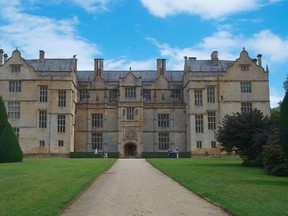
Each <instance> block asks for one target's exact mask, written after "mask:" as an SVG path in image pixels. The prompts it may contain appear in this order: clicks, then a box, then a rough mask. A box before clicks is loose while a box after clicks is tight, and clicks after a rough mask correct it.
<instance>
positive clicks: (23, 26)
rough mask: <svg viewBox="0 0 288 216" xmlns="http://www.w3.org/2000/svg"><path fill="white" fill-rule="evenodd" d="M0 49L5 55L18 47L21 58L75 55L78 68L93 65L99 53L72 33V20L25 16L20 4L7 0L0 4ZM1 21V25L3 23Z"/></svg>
mask: <svg viewBox="0 0 288 216" xmlns="http://www.w3.org/2000/svg"><path fill="white" fill-rule="evenodd" d="M0 8H1V11H0V16H1V17H2V19H3V23H4V24H2V25H1V26H0V32H1V38H0V48H2V49H4V51H5V52H6V53H7V54H8V55H9V54H10V53H12V51H13V50H14V49H15V48H16V47H18V49H19V50H20V51H21V52H22V55H23V57H24V58H27V59H29V58H38V50H39V49H42V50H44V51H45V53H46V57H47V58H49V57H50V58H51V57H53V58H55V57H56V58H72V56H73V55H74V54H77V58H78V67H79V68H81V69H86V68H91V65H92V66H93V57H94V56H96V55H97V54H99V53H100V51H99V50H98V49H97V47H96V45H95V44H91V43H89V42H88V41H86V40H85V39H84V38H81V37H79V36H78V35H77V33H76V25H77V23H78V20H77V18H76V17H74V18H72V19H67V20H55V19H51V18H47V17H43V16H34V15H29V14H25V13H24V12H22V11H21V9H20V8H21V2H20V1H18V0H11V2H10V4H6V3H4V2H2V3H0ZM4 21H5V22H4Z"/></svg>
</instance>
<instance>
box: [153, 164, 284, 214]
mask: <svg viewBox="0 0 288 216" xmlns="http://www.w3.org/2000/svg"><path fill="white" fill-rule="evenodd" d="M148 161H149V162H150V163H151V164H152V165H153V166H155V167H156V168H158V169H160V170H161V171H162V172H164V173H165V174H167V175H168V176H170V177H171V178H173V179H174V180H176V181H177V182H179V183H180V184H182V185H183V186H185V187H186V188H188V189H190V190H191V191H193V192H195V193H196V194H198V195H200V196H202V197H205V198H206V199H208V200H210V201H212V202H214V203H217V204H219V205H220V206H221V207H222V208H224V209H226V210H228V211H229V212H230V213H232V214H233V215H236V216H250V215H251V216H252V215H253V216H257V215H259V216H260V215H261V216H264V215H267V216H268V215H269V216H270V215H288V205H287V203H288V178H283V177H274V176H270V175H268V174H267V173H266V172H265V171H264V170H263V169H260V168H247V167H242V166H241V162H242V161H241V159H238V158H192V159H148Z"/></svg>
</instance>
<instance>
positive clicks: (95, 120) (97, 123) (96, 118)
mask: <svg viewBox="0 0 288 216" xmlns="http://www.w3.org/2000/svg"><path fill="white" fill-rule="evenodd" d="M92 127H98V128H99V127H103V113H92Z"/></svg>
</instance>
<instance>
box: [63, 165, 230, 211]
mask: <svg viewBox="0 0 288 216" xmlns="http://www.w3.org/2000/svg"><path fill="white" fill-rule="evenodd" d="M92 215H99V216H108V215H109V216H110V215H111V216H122V215H123V216H130V215H131V216H146V215H149V216H150V215H151V216H152V215H153V216H154V215H155V216H156V215H157V216H162V215H163V216H170V215H171V216H177V215H181V216H184V215H195V216H196V215H197V216H206V215H211V216H217V215H230V214H229V213H227V212H225V211H223V210H222V209H221V208H219V207H218V206H216V205H214V204H212V203H210V202H208V201H206V200H204V199H202V198H200V197H199V196H197V195H195V194H194V193H193V192H191V191H189V190H188V189H186V188H184V187H183V186H181V185H179V184H178V183H177V182H176V181H174V180H172V179H171V178H169V177H168V176H166V175H165V174H163V173H162V172H160V171H159V170H157V169H155V168H154V167H153V166H151V165H150V164H149V163H148V162H147V161H146V160H145V159H118V160H117V162H116V163H115V164H114V165H113V167H112V168H111V169H110V170H108V171H107V172H106V173H104V174H103V175H101V176H100V177H99V178H97V180H96V181H95V182H94V183H93V184H92V185H91V187H89V188H88V189H87V190H86V191H85V192H84V193H82V194H81V195H80V196H79V197H78V198H77V199H76V200H75V201H74V202H73V203H72V204H71V205H70V206H69V207H68V208H67V209H65V210H64V211H63V212H62V214H61V216H92Z"/></svg>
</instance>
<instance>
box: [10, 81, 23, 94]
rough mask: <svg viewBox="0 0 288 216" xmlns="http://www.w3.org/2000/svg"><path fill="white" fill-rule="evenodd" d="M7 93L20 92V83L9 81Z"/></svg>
mask: <svg viewBox="0 0 288 216" xmlns="http://www.w3.org/2000/svg"><path fill="white" fill-rule="evenodd" d="M9 92H21V81H9Z"/></svg>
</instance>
